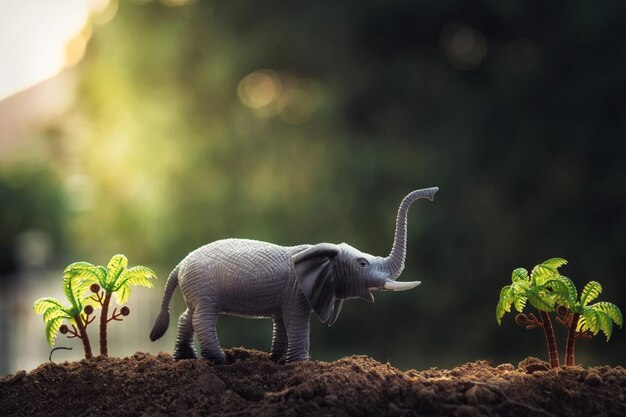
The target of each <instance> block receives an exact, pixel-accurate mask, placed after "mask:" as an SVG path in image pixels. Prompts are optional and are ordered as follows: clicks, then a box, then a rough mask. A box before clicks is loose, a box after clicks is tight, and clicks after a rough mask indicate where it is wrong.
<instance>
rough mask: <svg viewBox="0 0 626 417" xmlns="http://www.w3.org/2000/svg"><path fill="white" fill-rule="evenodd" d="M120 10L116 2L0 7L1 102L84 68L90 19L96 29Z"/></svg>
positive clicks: (77, 0) (69, 0)
mask: <svg viewBox="0 0 626 417" xmlns="http://www.w3.org/2000/svg"><path fill="white" fill-rule="evenodd" d="M117 5H118V2H117V0H113V1H111V0H55V1H38V0H22V1H17V2H0V56H2V66H0V100H2V99H3V98H6V97H9V96H11V95H13V94H15V93H18V92H19V91H22V90H24V89H26V88H29V87H31V86H33V85H35V84H38V83H40V82H42V81H45V80H47V79H49V78H52V77H54V76H55V75H57V74H58V73H59V72H60V71H61V70H62V69H63V68H65V67H66V66H73V65H76V64H77V63H78V62H80V60H81V59H82V58H83V56H84V54H85V50H86V46H87V42H88V41H89V37H90V23H89V18H90V16H93V17H94V19H95V20H96V23H104V22H106V21H109V20H110V19H111V18H113V16H114V15H115V12H116V11H117ZM85 28H87V30H86V29H85Z"/></svg>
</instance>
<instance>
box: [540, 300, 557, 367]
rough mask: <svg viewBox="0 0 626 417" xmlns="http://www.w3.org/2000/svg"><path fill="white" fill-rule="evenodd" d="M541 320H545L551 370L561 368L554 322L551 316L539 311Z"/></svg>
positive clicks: (544, 327) (544, 325)
mask: <svg viewBox="0 0 626 417" xmlns="http://www.w3.org/2000/svg"><path fill="white" fill-rule="evenodd" d="M539 314H540V315H541V319H542V320H543V330H544V331H545V332H546V343H547V344H548V356H549V358H550V368H558V367H559V352H558V350H557V347H556V339H555V337H554V329H553V328H552V320H550V314H548V313H547V312H545V311H541V310H539Z"/></svg>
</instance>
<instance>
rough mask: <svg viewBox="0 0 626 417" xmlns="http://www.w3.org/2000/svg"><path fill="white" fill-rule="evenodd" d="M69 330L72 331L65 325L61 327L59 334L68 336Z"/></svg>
mask: <svg viewBox="0 0 626 417" xmlns="http://www.w3.org/2000/svg"><path fill="white" fill-rule="evenodd" d="M69 330H70V329H68V327H67V326H66V325H65V324H63V325H62V326H61V327H59V332H61V334H67V332H68V331H69Z"/></svg>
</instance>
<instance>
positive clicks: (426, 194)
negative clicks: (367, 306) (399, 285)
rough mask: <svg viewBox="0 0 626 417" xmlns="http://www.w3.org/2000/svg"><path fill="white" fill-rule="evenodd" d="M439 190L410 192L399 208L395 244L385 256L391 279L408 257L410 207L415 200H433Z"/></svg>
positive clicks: (398, 274) (430, 189) (398, 272)
mask: <svg viewBox="0 0 626 417" xmlns="http://www.w3.org/2000/svg"><path fill="white" fill-rule="evenodd" d="M437 191H439V188H438V187H431V188H423V189H421V190H415V191H412V192H410V193H409V194H408V195H407V196H406V197H404V199H403V200H402V202H401V203H400V207H399V208H398V216H397V217H396V230H395V235H394V239H393V246H392V247H391V252H390V253H389V256H388V257H387V258H385V265H386V267H387V270H388V271H389V279H391V280H396V279H397V278H398V277H399V276H400V274H401V273H402V270H403V269H404V261H405V259H406V240H407V216H408V212H409V207H411V204H413V202H414V201H415V200H419V199H420V198H425V199H427V200H430V201H433V200H434V198H435V193H436V192H437Z"/></svg>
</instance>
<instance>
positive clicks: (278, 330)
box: [270, 317, 288, 362]
mask: <svg viewBox="0 0 626 417" xmlns="http://www.w3.org/2000/svg"><path fill="white" fill-rule="evenodd" d="M287 346H288V338H287V329H286V328H285V323H284V322H283V319H282V317H274V335H273V337H272V353H270V359H271V360H273V361H274V362H278V361H280V360H282V359H284V358H285V355H286V354H287Z"/></svg>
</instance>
